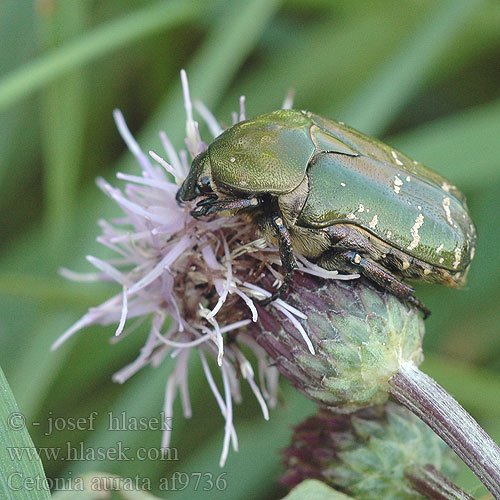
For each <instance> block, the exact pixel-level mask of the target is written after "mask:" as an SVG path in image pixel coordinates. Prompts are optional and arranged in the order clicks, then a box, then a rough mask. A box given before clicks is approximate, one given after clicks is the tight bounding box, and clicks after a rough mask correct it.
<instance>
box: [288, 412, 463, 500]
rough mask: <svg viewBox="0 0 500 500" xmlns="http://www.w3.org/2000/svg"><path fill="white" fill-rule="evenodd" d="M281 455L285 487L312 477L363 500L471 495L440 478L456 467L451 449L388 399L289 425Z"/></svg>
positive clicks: (461, 497) (449, 474)
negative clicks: (292, 427)
mask: <svg viewBox="0 0 500 500" xmlns="http://www.w3.org/2000/svg"><path fill="white" fill-rule="evenodd" d="M284 457H285V460H284V463H285V467H286V469H287V472H286V473H285V475H283V476H282V478H281V480H280V482H281V483H282V484H284V485H285V486H287V487H288V488H293V487H294V486H295V485H296V484H298V483H300V482H301V481H303V480H305V479H311V478H315V479H320V480H322V481H324V482H325V483H326V484H328V485H330V486H333V487H334V488H339V489H341V490H342V491H344V492H346V493H347V494H349V495H352V496H353V497H355V498H363V499H364V500H371V499H373V500H379V499H381V498H383V499H385V500H390V499H398V500H405V499H407V500H417V499H419V498H441V499H442V498H453V499H461V500H464V499H470V498H472V497H470V496H469V495H467V494H466V493H464V492H462V491H461V490H460V489H459V488H458V487H456V486H455V485H453V484H452V483H451V482H450V481H449V480H448V479H446V477H451V478H452V477H454V476H455V474H456V471H457V462H456V456H454V454H453V452H452V451H451V450H450V449H449V448H448V447H447V446H446V445H445V443H444V442H443V441H442V440H441V439H440V438H439V437H437V436H436V435H435V434H434V433H433V432H432V431H431V430H430V429H429V428H428V427H427V426H426V425H425V424H424V423H423V422H421V421H420V420H419V419H418V418H417V417H415V416H414V415H412V414H411V413H410V412H408V411H407V410H406V409H405V408H403V407H401V406H399V405H396V404H394V403H386V404H385V405H383V406H376V407H372V408H368V409H364V410H360V411H358V412H356V413H353V414H350V415H334V414H332V413H331V412H328V411H325V410H323V411H320V412H319V413H318V414H317V415H316V416H314V417H310V418H308V419H307V420H305V421H304V422H303V423H301V424H300V425H298V426H297V427H296V428H295V432H294V435H293V438H292V444H291V446H290V447H289V448H288V449H287V450H285V451H284ZM437 484H439V489H438V486H437ZM424 485H425V486H426V489H425V488H424V487H423V486H424ZM447 490H448V491H449V493H450V494H449V495H448V494H445V493H446V491H447ZM417 491H419V492H421V493H423V494H424V496H421V495H419V494H418V493H417ZM438 492H439V493H440V494H441V495H443V496H437V495H436V494H437V493H438ZM443 492H444V493H443Z"/></svg>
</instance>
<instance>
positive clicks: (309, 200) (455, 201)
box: [177, 110, 476, 316]
mask: <svg viewBox="0 0 500 500" xmlns="http://www.w3.org/2000/svg"><path fill="white" fill-rule="evenodd" d="M197 198H201V200H199V201H198V202H197V205H196V208H195V209H194V210H192V211H191V214H192V215H193V216H195V217H200V216H206V215H209V214H212V213H215V212H226V213H227V214H229V215H237V214H240V215H243V216H245V217H246V218H247V219H248V220H249V221H251V222H252V223H254V224H256V226H257V227H258V228H259V230H260V231H261V233H262V234H263V235H264V237H265V238H266V239H267V240H268V241H271V242H274V243H277V244H278V247H279V252H280V257H281V262H282V265H283V269H284V281H283V284H282V285H281V287H280V288H279V289H278V291H277V292H275V293H274V294H273V295H272V296H271V297H270V298H268V299H266V300H265V301H264V303H268V302H270V301H271V300H273V299H275V298H277V297H279V295H280V294H281V293H282V292H284V291H285V290H286V288H287V285H288V283H289V281H290V279H291V275H292V272H293V270H294V269H295V267H296V262H295V258H294V256H293V251H294V250H295V251H296V252H298V253H300V254H302V255H304V256H305V257H307V258H308V259H311V260H313V261H314V262H316V264H318V265H320V266H321V267H323V268H325V269H328V270H339V271H343V272H358V273H360V274H362V275H363V276H365V277H366V278H368V279H370V280H372V281H373V282H375V283H377V284H378V285H379V286H381V287H383V288H384V289H386V290H389V291H390V292H391V293H393V294H394V295H396V296H397V297H400V298H402V299H404V300H406V301H408V302H409V303H412V304H414V305H415V306H417V307H418V308H420V309H421V310H422V311H423V312H424V314H425V315H426V316H427V315H428V314H429V311H428V310H427V308H426V307H425V306H424V305H423V304H422V303H421V302H420V301H419V300H418V299H417V298H416V297H415V296H414V295H413V293H414V290H413V288H411V287H410V286H409V285H407V284H406V283H405V282H404V281H403V280H405V279H410V280H423V281H428V282H434V283H442V284H444V285H448V286H454V287H459V286H461V285H463V284H464V283H465V277H466V274H467V271H468V268H469V265H470V262H471V260H472V258H473V256H474V245H475V240H476V230H475V227H474V224H473V223H472V221H471V219H470V217H469V214H468V212H467V206H466V203H465V198H464V196H463V195H462V193H461V192H460V191H459V190H458V189H457V188H456V187H455V186H453V185H451V184H450V183H449V182H448V181H447V180H446V179H444V178H443V177H441V176H440V175H438V174H436V173H434V172H432V171H431V170H428V169H427V168H425V167H423V166H422V165H421V164H420V163H418V162H415V161H412V160H411V159H410V158H408V157H407V156H405V155H404V154H402V153H400V152H399V151H396V150H395V149H393V148H391V147H390V146H388V145H386V144H384V143H382V142H380V141H377V140H376V139H373V138H371V137H368V136H366V135H364V134H362V133H360V132H358V131H356V130H354V129H352V128H350V127H347V126H346V125H344V124H343V123H340V122H336V121H333V120H329V119H326V118H323V117H321V116H318V115H316V114H313V113H310V112H307V111H296V110H279V111H274V112H272V113H268V114H264V115H261V116H258V117H257V118H254V119H251V120H246V121H243V122H240V123H238V124H236V125H234V126H233V127H231V128H229V129H227V130H226V131H224V132H223V133H222V134H221V135H219V136H218V137H217V138H216V139H215V140H214V141H213V142H212V143H211V144H210V145H209V146H208V149H207V150H205V151H204V152H202V153H200V154H199V155H198V156H197V157H196V158H195V159H194V160H193V163H192V166H191V170H190V172H189V175H188V177H187V178H186V180H185V181H184V183H183V185H182V186H181V188H180V189H179V191H178V193H177V200H178V201H179V202H183V201H190V200H195V199H197Z"/></svg>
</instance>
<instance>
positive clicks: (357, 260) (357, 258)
mask: <svg viewBox="0 0 500 500" xmlns="http://www.w3.org/2000/svg"><path fill="white" fill-rule="evenodd" d="M353 260H354V262H355V263H356V264H359V263H360V262H361V255H359V253H357V254H356V255H355V256H354V259H353Z"/></svg>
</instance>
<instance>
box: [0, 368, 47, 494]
mask: <svg viewBox="0 0 500 500" xmlns="http://www.w3.org/2000/svg"><path fill="white" fill-rule="evenodd" d="M0 396H1V397H0V496H1V497H2V498H8V499H9V500H30V499H32V498H33V494H34V492H36V498H37V499H39V500H44V499H46V500H50V493H49V491H48V490H46V489H45V484H44V481H45V473H44V471H43V466H42V462H41V461H40V458H39V457H38V454H37V453H36V452H35V447H34V445H33V441H32V440H31V437H30V435H29V434H28V431H27V430H26V421H25V417H24V415H23V414H22V413H21V412H20V411H19V407H18V406H17V403H16V400H15V399H14V395H13V394H12V391H11V389H10V387H9V384H8V382H7V379H6V378H5V376H4V374H3V371H2V370H1V368H0ZM37 484H38V485H39V486H38V487H35V486H36V485H37ZM30 485H31V486H30Z"/></svg>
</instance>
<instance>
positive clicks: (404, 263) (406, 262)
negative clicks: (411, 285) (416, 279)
mask: <svg viewBox="0 0 500 500" xmlns="http://www.w3.org/2000/svg"><path fill="white" fill-rule="evenodd" d="M409 267H410V263H409V262H408V261H407V260H403V265H402V266H401V270H402V271H406V270H407V269H408V268H409Z"/></svg>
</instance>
